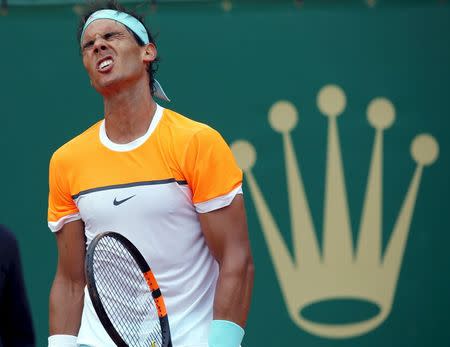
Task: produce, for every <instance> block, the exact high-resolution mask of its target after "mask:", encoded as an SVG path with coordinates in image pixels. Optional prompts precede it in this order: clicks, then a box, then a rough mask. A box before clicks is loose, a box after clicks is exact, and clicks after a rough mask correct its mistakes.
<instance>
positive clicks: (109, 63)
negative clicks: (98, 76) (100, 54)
mask: <svg viewBox="0 0 450 347" xmlns="http://www.w3.org/2000/svg"><path fill="white" fill-rule="evenodd" d="M113 65H114V60H113V59H112V58H111V57H105V58H103V59H101V60H99V61H98V62H97V71H99V72H108V71H110V70H111V69H112V67H113Z"/></svg>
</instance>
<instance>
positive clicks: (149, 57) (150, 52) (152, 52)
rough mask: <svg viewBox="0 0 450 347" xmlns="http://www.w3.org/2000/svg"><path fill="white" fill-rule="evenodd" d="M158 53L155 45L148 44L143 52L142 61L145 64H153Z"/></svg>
mask: <svg viewBox="0 0 450 347" xmlns="http://www.w3.org/2000/svg"><path fill="white" fill-rule="evenodd" d="M157 54H158V51H157V50H156V47H155V45H154V44H153V43H149V44H147V45H146V46H145V47H144V49H143V51H142V61H143V62H144V63H151V62H152V61H154V60H155V59H156V56H157Z"/></svg>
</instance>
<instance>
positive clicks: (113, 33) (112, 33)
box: [103, 32, 121, 40]
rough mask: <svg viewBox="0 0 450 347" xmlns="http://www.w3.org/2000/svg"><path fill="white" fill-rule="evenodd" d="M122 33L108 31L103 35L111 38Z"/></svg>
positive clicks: (107, 38) (106, 38) (104, 37)
mask: <svg viewBox="0 0 450 347" xmlns="http://www.w3.org/2000/svg"><path fill="white" fill-rule="evenodd" d="M120 34H121V33H120V32H111V33H106V34H105V35H103V39H105V40H109V39H112V38H114V37H117V36H119V35H120Z"/></svg>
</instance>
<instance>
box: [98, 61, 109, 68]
mask: <svg viewBox="0 0 450 347" xmlns="http://www.w3.org/2000/svg"><path fill="white" fill-rule="evenodd" d="M111 64H112V60H111V59H108V60H105V61H102V62H101V64H100V66H99V68H100V69H103V68H105V67H107V66H109V65H111Z"/></svg>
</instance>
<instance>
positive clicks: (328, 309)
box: [0, 0, 450, 347]
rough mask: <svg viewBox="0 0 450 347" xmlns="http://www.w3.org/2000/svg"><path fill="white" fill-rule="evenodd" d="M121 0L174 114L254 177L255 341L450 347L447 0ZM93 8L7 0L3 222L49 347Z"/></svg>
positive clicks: (1, 102) (1, 21)
mask: <svg viewBox="0 0 450 347" xmlns="http://www.w3.org/2000/svg"><path fill="white" fill-rule="evenodd" d="M122 3H123V4H126V5H127V6H130V8H136V9H137V10H138V11H139V12H141V13H142V14H145V16H146V22H147V24H148V26H149V27H150V29H151V31H152V32H153V33H155V34H156V40H157V44H158V52H159V55H160V57H161V63H160V68H159V71H158V73H157V78H158V80H159V81H160V82H161V83H162V85H163V86H164V88H165V90H166V92H167V93H168V95H169V96H170V97H171V99H172V100H173V101H172V102H171V103H170V104H167V103H161V104H162V105H163V106H164V107H168V108H171V109H174V110H176V111H177V112H180V113H182V114H184V115H187V116H189V117H190V118H193V119H195V120H198V121H201V122H205V123H207V124H209V125H211V126H213V127H214V128H216V129H217V130H219V131H220V132H221V133H222V135H223V136H224V138H225V139H226V140H227V142H228V143H229V144H230V145H232V148H233V150H234V153H235V155H236V157H237V159H238V161H239V164H240V165H241V166H242V167H243V169H244V171H245V183H244V191H245V195H246V205H247V212H248V219H249V232H250V238H251V242H252V250H253V254H254V259H255V265H256V279H255V289H254V296H253V301H252V306H251V312H250V316H249V320H248V326H247V329H246V337H245V340H244V342H245V344H244V345H245V346H246V347H257V346H263V345H264V346H269V345H270V346H309V347H312V346H324V347H325V346H326V347H334V346H380V345H383V346H409V347H411V346H450V329H448V324H449V323H450V319H449V318H448V312H449V309H450V295H449V293H450V276H449V272H450V259H449V252H448V247H449V245H450V233H449V227H450V223H449V212H450V211H449V202H448V199H449V196H450V194H449V193H450V187H449V181H450V179H449V177H450V162H449V158H450V157H449V153H448V151H449V149H450V147H449V145H450V137H449V131H450V129H449V125H450V121H449V118H450V102H449V101H450V4H449V2H448V1H445V0H404V1H401V0H366V1H365V0H347V1H344V0H342V1H337V0H335V1H332V0H328V1H324V0H311V1H308V0H305V1H293V0H290V1H287V0H286V1H284V0H279V1H275V0H273V1H269V0H264V1H237V0H236V1H232V0H226V1H206V0H205V1H188V0H186V1H169V0H167V1H164V0H158V1H141V2H135V1H134V2H133V1H123V2H122ZM83 6H84V1H69V0H65V1H63V0H7V1H6V0H2V1H1V16H0V34H1V45H0V69H1V70H0V71H1V74H0V146H1V148H2V151H1V156H2V160H1V164H0V165H1V170H0V178H1V181H2V182H3V187H2V189H1V195H0V223H2V224H5V225H7V226H8V227H9V228H10V229H12V231H13V232H14V233H15V235H16V236H17V238H18V241H19V245H20V250H21V254H22V261H23V266H24V275H25V281H26V285H27V290H28V296H29V300H30V304H31V309H32V314H33V319H34V325H35V329H36V332H37V338H38V346H45V345H46V343H47V341H46V339H47V331H48V294H49V289H50V286H51V282H52V279H53V276H54V273H55V266H56V257H57V253H56V245H55V240H54V236H53V235H52V233H51V232H50V230H49V229H48V228H47V222H46V212H47V194H48V183H47V181H48V178H47V175H48V162H49V159H50V156H51V154H52V153H53V151H55V150H56V149H57V148H58V147H59V146H61V145H62V144H63V143H65V142H66V141H68V140H69V139H71V138H72V137H74V136H75V135H77V134H79V133H80V132H82V131H83V130H85V129H86V128H87V127H89V126H90V125H92V124H93V123H95V122H96V121H97V120H99V119H100V118H102V106H103V105H102V100H101V98H100V97H99V96H98V95H97V94H96V92H95V91H94V90H93V89H92V88H91V86H90V84H89V80H88V78H87V75H86V73H85V71H84V69H83V66H82V63H81V58H80V54H79V49H78V42H77V40H76V30H77V26H78V21H79V14H80V13H81V11H82V9H83ZM280 132H281V133H280ZM327 177H328V179H327ZM369 188H370V189H369ZM336 192H337V193H336ZM365 226H368V227H365ZM297 239H300V242H299V247H296V245H295V242H296V240H297ZM349 241H350V243H349ZM349 244H350V248H349ZM324 245H326V246H324Z"/></svg>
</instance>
